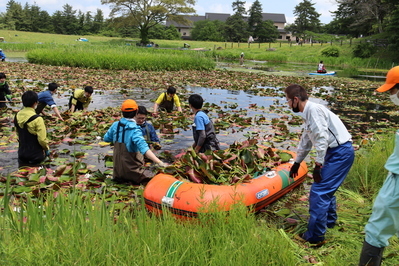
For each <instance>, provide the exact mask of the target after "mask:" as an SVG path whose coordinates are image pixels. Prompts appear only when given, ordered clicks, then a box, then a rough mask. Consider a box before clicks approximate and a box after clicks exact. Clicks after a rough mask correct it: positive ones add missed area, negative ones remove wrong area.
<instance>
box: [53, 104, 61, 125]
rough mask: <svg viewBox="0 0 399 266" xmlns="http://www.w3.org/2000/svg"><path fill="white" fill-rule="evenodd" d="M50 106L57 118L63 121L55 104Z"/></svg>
mask: <svg viewBox="0 0 399 266" xmlns="http://www.w3.org/2000/svg"><path fill="white" fill-rule="evenodd" d="M52 108H53V111H54V113H55V114H56V115H57V116H58V118H59V119H60V120H61V121H64V119H63V118H62V116H61V114H60V111H58V108H57V106H53V107H52Z"/></svg>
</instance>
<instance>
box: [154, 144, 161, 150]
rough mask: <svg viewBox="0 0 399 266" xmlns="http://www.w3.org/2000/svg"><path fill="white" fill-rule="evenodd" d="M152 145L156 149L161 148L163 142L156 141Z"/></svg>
mask: <svg viewBox="0 0 399 266" xmlns="http://www.w3.org/2000/svg"><path fill="white" fill-rule="evenodd" d="M152 147H153V148H154V149H155V150H160V149H161V148H162V147H161V144H159V143H157V142H154V143H153V144H152Z"/></svg>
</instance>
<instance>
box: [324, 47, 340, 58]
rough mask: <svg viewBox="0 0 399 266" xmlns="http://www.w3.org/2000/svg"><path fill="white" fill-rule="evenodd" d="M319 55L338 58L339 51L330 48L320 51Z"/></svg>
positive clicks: (335, 48)
mask: <svg viewBox="0 0 399 266" xmlns="http://www.w3.org/2000/svg"><path fill="white" fill-rule="evenodd" d="M321 55H322V56H327V57H339V49H338V48H337V47H333V46H330V47H327V48H324V49H323V50H321Z"/></svg>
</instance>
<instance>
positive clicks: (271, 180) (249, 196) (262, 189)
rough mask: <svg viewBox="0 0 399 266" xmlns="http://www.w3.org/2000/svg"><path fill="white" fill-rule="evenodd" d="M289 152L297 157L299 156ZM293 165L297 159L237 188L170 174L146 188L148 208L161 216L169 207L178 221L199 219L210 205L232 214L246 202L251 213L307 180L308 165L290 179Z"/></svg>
mask: <svg viewBox="0 0 399 266" xmlns="http://www.w3.org/2000/svg"><path fill="white" fill-rule="evenodd" d="M285 152H288V153H290V154H291V155H293V157H294V158H295V153H293V152H290V151H285ZM292 164H293V160H291V161H290V162H287V163H283V164H281V165H279V166H277V167H276V168H275V169H273V170H272V171H268V172H265V173H263V174H262V175H260V176H258V177H256V178H252V179H251V180H250V181H249V182H248V183H238V184H235V185H209V184H197V183H192V182H190V181H181V180H178V179H176V178H174V177H173V176H172V175H169V174H163V173H161V174H157V175H156V176H154V177H153V178H152V180H151V181H150V182H148V184H147V186H146V187H145V189H144V201H145V205H146V208H147V209H148V210H149V211H150V212H153V213H155V214H161V213H162V211H163V210H165V208H166V209H168V210H169V211H170V212H171V213H172V214H173V215H174V216H176V217H178V218H190V217H197V216H198V213H199V212H207V206H209V204H216V205H217V206H218V208H219V209H220V210H224V211H229V210H230V208H231V207H232V205H234V204H237V203H240V202H242V203H243V204H245V206H247V207H249V209H250V210H251V211H258V210H260V209H262V208H264V207H265V206H267V205H269V204H270V203H272V202H274V201H275V200H277V199H279V198H280V197H282V196H283V195H285V194H286V193H288V192H289V191H291V190H292V189H293V188H295V187H296V186H298V185H299V184H301V183H302V182H303V181H304V180H305V177H306V174H307V171H308V169H307V166H306V163H305V162H302V163H301V165H300V167H299V171H298V176H297V177H295V178H291V177H289V171H290V169H291V166H292Z"/></svg>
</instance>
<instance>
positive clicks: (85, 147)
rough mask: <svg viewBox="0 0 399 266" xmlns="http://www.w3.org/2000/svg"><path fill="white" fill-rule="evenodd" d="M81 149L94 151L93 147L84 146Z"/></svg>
mask: <svg viewBox="0 0 399 266" xmlns="http://www.w3.org/2000/svg"><path fill="white" fill-rule="evenodd" d="M80 149H82V150H92V149H93V146H82V147H80Z"/></svg>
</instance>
